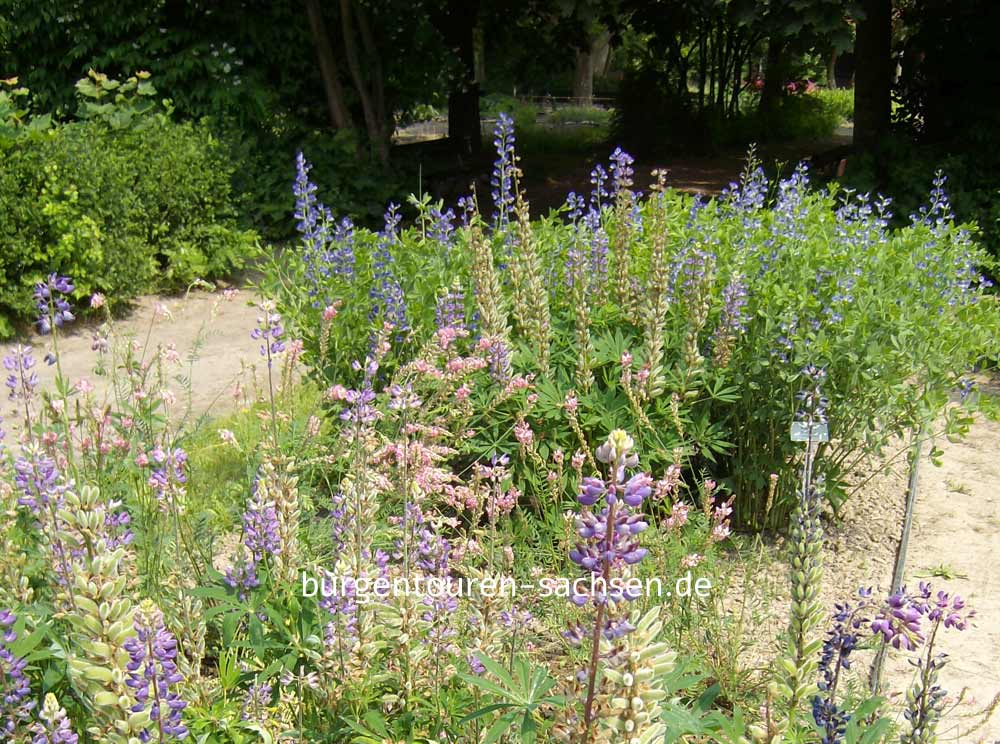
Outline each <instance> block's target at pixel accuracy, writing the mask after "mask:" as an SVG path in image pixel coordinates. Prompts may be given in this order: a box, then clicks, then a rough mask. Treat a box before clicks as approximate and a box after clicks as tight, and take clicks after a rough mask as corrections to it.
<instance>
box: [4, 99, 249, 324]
mask: <svg viewBox="0 0 1000 744" xmlns="http://www.w3.org/2000/svg"><path fill="white" fill-rule="evenodd" d="M95 105H97V106H101V107H103V108H101V109H99V111H94V112H93V115H91V116H89V117H88V118H86V119H84V120H81V121H72V122H68V123H63V124H58V125H55V126H53V127H51V128H48V129H40V128H31V129H29V128H22V129H21V130H20V131H19V133H18V135H17V136H16V137H14V138H11V139H10V140H9V141H8V144H7V146H6V147H5V149H4V153H3V156H4V168H3V170H2V172H0V335H8V334H9V333H10V332H11V331H12V322H13V321H14V320H23V319H27V318H29V317H31V314H32V312H33V302H32V299H31V293H32V290H33V287H34V285H35V284H36V283H37V282H39V281H40V280H41V279H42V278H43V277H45V276H46V275H47V274H49V273H51V272H53V271H57V272H60V273H68V274H72V275H73V276H74V278H75V280H76V287H77V295H76V296H77V297H85V296H88V295H90V294H92V293H94V292H101V293H103V294H106V295H107V296H108V297H109V298H112V300H113V301H114V302H119V303H121V302H127V301H128V299H130V298H131V297H134V296H135V295H137V294H139V293H141V292H144V291H148V290H150V289H153V288H158V289H176V288H179V287H183V286H186V285H187V284H189V283H190V282H192V281H193V280H194V279H195V278H205V279H208V278H212V277H218V276H223V275H226V274H227V273H229V272H231V271H232V270H233V269H234V268H238V267H240V266H242V265H243V264H244V262H245V261H246V259H247V258H248V257H250V256H251V255H253V254H254V252H255V250H256V244H257V243H256V237H255V235H254V234H253V233H252V232H248V231H244V230H241V229H239V228H238V227H237V226H236V221H235V210H234V206H233V200H232V196H231V185H230V178H231V176H232V166H231V165H230V163H229V162H228V161H227V159H226V157H225V151H224V150H223V148H221V146H220V145H219V143H218V141H217V140H216V139H215V138H214V137H213V136H212V135H211V134H210V133H209V131H208V129H206V128H205V127H203V126H200V125H196V124H192V123H183V124H180V123H176V122H173V121H171V120H170V118H169V117H168V116H167V115H165V114H162V113H160V114H153V113H149V112H147V113H142V112H139V113H137V114H136V113H135V112H132V111H129V110H127V109H126V108H125V107H123V106H121V105H118V106H116V105H113V104H106V103H101V104H95ZM108 106H111V108H107V107H108ZM112 121H114V122H117V123H116V124H112V123H111V122H112Z"/></svg>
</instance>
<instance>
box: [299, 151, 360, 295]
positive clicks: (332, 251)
mask: <svg viewBox="0 0 1000 744" xmlns="http://www.w3.org/2000/svg"><path fill="white" fill-rule="evenodd" d="M311 169H312V166H311V165H309V163H308V162H307V161H306V159H305V156H304V155H303V154H302V153H301V152H299V153H298V155H297V156H296V158H295V170H296V178H295V184H294V185H293V187H292V192H293V193H294V195H295V219H296V229H297V230H298V232H299V234H300V235H301V236H302V249H303V250H302V258H303V261H304V263H305V273H306V279H307V280H308V282H309V286H308V288H307V291H308V293H309V295H310V296H311V297H313V298H314V304H315V305H317V306H319V305H321V303H322V304H328V302H327V300H328V299H329V298H327V297H319V294H320V290H321V288H322V286H323V285H324V283H325V281H326V280H327V279H328V278H329V277H330V276H334V275H335V276H340V277H345V278H347V279H350V278H351V277H353V276H354V224H353V223H352V222H351V220H350V219H349V218H347V217H344V218H343V219H342V220H341V221H340V222H337V220H336V218H335V217H334V216H333V213H332V212H331V211H330V210H329V209H328V208H327V207H325V206H324V205H323V204H321V203H320V202H319V201H318V200H317V199H316V186H315V184H313V183H312V182H311V181H310V180H309V171H310V170H311ZM331 226H332V228H333V230H332V235H331Z"/></svg>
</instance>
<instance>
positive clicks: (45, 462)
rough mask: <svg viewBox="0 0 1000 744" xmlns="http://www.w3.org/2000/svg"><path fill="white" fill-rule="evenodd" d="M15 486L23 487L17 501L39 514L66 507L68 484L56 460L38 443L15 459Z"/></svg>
mask: <svg viewBox="0 0 1000 744" xmlns="http://www.w3.org/2000/svg"><path fill="white" fill-rule="evenodd" d="M14 485H15V486H16V487H17V488H18V490H20V492H21V494H20V496H18V499H17V503H18V504H20V505H21V506H26V507H28V509H30V510H31V512H32V514H35V515H36V516H37V515H38V514H39V513H40V512H42V511H44V510H47V509H49V508H50V505H52V506H54V508H55V509H60V508H62V504H63V496H64V494H65V493H66V489H67V484H66V483H65V482H64V481H63V479H62V476H61V475H60V473H59V470H58V468H57V467H56V462H55V460H53V459H52V458H51V457H49V456H48V455H46V454H45V453H44V452H43V451H42V450H41V449H39V448H38V447H37V446H29V447H28V448H27V449H26V450H25V453H24V455H22V456H21V457H18V458H17V459H16V460H15V461H14Z"/></svg>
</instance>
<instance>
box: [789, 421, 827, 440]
mask: <svg viewBox="0 0 1000 744" xmlns="http://www.w3.org/2000/svg"><path fill="white" fill-rule="evenodd" d="M792 441H793V442H812V443H818V442H829V441H830V427H829V426H828V425H827V424H825V423H823V424H810V423H807V422H805V421H794V422H792Z"/></svg>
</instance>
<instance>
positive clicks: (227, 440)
mask: <svg viewBox="0 0 1000 744" xmlns="http://www.w3.org/2000/svg"><path fill="white" fill-rule="evenodd" d="M219 439H221V440H222V442H223V444H228V445H231V446H233V447H238V446H239V444H238V443H237V441H236V435H235V434H233V432H232V431H230V430H229V429H219Z"/></svg>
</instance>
